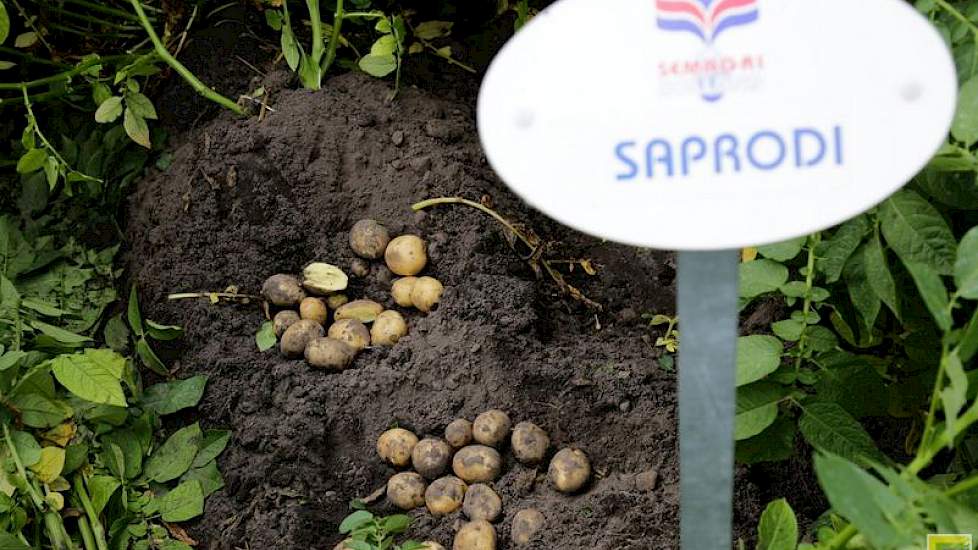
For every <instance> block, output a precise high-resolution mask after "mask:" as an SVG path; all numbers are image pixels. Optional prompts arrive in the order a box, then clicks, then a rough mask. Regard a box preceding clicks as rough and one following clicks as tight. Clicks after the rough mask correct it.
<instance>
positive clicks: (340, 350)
mask: <svg viewBox="0 0 978 550" xmlns="http://www.w3.org/2000/svg"><path fill="white" fill-rule="evenodd" d="M356 355H357V350H355V349H353V347H351V346H350V345H349V344H347V343H346V342H343V341H340V340H337V339H336V338H329V337H327V338H315V339H313V340H312V341H311V342H309V345H307V346H306V353H305V356H306V362H307V363H309V364H310V365H311V366H313V367H318V368H321V369H330V370H337V371H339V370H343V369H345V368H347V367H349V366H350V363H352V362H353V359H354V358H355V357H356Z"/></svg>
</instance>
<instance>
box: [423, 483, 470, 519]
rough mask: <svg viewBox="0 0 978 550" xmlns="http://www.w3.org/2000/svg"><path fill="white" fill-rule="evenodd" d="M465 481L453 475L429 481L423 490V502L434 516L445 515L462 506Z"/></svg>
mask: <svg viewBox="0 0 978 550" xmlns="http://www.w3.org/2000/svg"><path fill="white" fill-rule="evenodd" d="M465 491H466V485H465V482H464V481H462V480H461V479H459V478H457V477H455V476H445V477H442V478H439V479H436V480H435V481H433V482H431V485H429V486H428V489H427V490H426V491H425V492H424V503H425V505H426V506H428V510H429V511H430V512H431V514H432V515H434V516H445V515H448V514H451V513H452V512H454V511H455V510H458V509H459V508H461V507H462V502H463V499H464V498H465Z"/></svg>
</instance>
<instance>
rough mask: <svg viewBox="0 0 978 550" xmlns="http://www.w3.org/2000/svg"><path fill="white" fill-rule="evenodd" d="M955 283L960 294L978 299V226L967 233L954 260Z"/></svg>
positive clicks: (971, 298) (963, 296)
mask: <svg viewBox="0 0 978 550" xmlns="http://www.w3.org/2000/svg"><path fill="white" fill-rule="evenodd" d="M954 284H955V285H956V286H957V287H958V290H957V292H958V295H959V296H961V297H962V298H968V299H969V300H978V226H976V227H972V228H971V230H970V231H968V232H967V233H965V235H964V237H963V238H962V239H961V244H959V245H958V258H957V261H955V262H954Z"/></svg>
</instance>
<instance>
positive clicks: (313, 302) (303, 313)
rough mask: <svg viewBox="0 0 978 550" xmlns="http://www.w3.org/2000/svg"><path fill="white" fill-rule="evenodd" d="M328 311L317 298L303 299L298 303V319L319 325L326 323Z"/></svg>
mask: <svg viewBox="0 0 978 550" xmlns="http://www.w3.org/2000/svg"><path fill="white" fill-rule="evenodd" d="M327 314H328V311H327V309H326V304H325V303H323V301H322V300H320V299H319V298H303V299H302V301H301V302H299V317H302V318H303V319H309V320H310V321H316V322H317V323H319V324H320V325H322V324H325V323H326V316H327Z"/></svg>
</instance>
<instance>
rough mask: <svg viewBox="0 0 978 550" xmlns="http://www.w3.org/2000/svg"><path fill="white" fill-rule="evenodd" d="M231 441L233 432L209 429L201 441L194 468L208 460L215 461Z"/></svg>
mask: <svg viewBox="0 0 978 550" xmlns="http://www.w3.org/2000/svg"><path fill="white" fill-rule="evenodd" d="M229 441H231V432H229V431H227V430H207V433H205V434H204V439H203V440H202V441H201V443H200V450H199V451H198V452H197V456H195V457H194V463H193V467H194V468H201V467H203V466H205V465H206V464H207V463H208V462H213V461H214V459H216V458H217V457H218V455H220V454H221V453H222V452H224V449H225V448H226V447H227V446H228V442H229Z"/></svg>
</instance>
